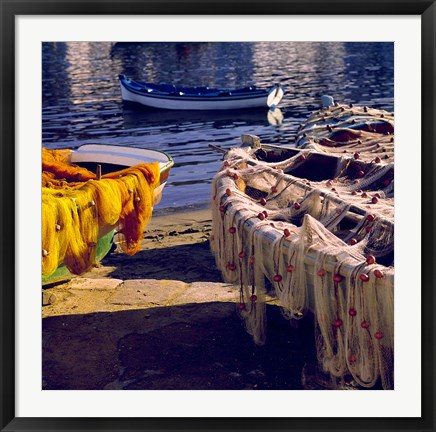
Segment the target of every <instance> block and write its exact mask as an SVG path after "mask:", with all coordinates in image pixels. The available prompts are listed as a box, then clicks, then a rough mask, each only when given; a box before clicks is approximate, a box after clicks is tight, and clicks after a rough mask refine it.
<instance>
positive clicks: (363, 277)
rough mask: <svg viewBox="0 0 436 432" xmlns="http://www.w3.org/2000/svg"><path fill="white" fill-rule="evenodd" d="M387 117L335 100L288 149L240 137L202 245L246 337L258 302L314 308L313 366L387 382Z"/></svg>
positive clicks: (258, 332)
mask: <svg viewBox="0 0 436 432" xmlns="http://www.w3.org/2000/svg"><path fill="white" fill-rule="evenodd" d="M393 138H394V119H393V114H391V113H388V112H386V111H381V110H375V109H369V108H366V107H359V108H357V107H352V106H345V105H333V106H329V107H325V108H323V109H321V110H320V111H318V112H317V113H315V114H314V115H312V116H311V117H310V118H309V120H308V121H307V122H306V123H305V124H304V125H303V126H302V127H300V129H299V132H298V137H297V146H298V147H297V148H295V147H293V148H287V147H278V146H273V145H268V144H263V143H261V142H260V140H259V139H258V138H257V137H254V136H243V137H242V140H243V146H242V147H238V148H233V149H231V150H230V151H229V152H228V153H227V154H226V157H225V160H224V162H223V164H222V167H221V169H220V171H219V172H218V174H217V175H216V176H215V178H214V182H213V236H212V239H211V245H212V250H213V251H214V253H215V257H216V263H217V265H218V267H219V268H220V270H221V271H222V273H223V276H224V278H225V279H226V280H227V281H228V282H231V283H235V284H238V285H240V298H239V302H238V309H239V311H240V314H241V316H242V317H243V318H244V320H245V323H246V327H247V330H248V331H249V332H250V333H251V334H252V335H253V338H254V340H255V342H256V343H258V344H263V343H264V342H265V339H266V332H267V328H266V317H265V312H266V307H265V302H266V301H270V300H271V299H276V301H278V303H279V305H280V306H281V309H282V311H283V314H284V316H285V317H286V318H288V319H294V320H298V319H300V318H302V317H304V316H307V315H308V314H313V315H314V320H315V333H316V338H315V343H316V347H317V355H318V361H319V364H320V366H321V367H322V370H323V371H324V372H327V373H329V374H330V375H331V376H332V377H336V378H338V379H340V380H342V379H344V378H345V377H347V376H350V375H351V376H352V377H353V378H354V380H355V381H356V382H357V383H358V384H359V385H360V386H362V387H367V388H369V387H374V386H379V385H381V386H382V387H383V388H385V389H391V388H393V348H394V318H393V317H394V268H393V260H394V199H393V195H394V182H393V180H394V165H393V141H394V139H393Z"/></svg>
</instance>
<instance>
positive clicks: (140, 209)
mask: <svg viewBox="0 0 436 432" xmlns="http://www.w3.org/2000/svg"><path fill="white" fill-rule="evenodd" d="M173 164H174V161H173V159H172V158H171V156H170V155H168V154H167V153H164V152H161V151H157V150H151V149H139V148H131V147H122V146H112V145H99V144H95V145H94V144H90V145H83V146H81V147H79V148H78V149H77V150H47V149H43V167H42V168H43V175H42V191H43V197H42V204H43V221H42V225H43V226H42V266H43V277H42V284H43V285H47V284H50V283H54V282H59V281H61V280H66V279H69V278H71V277H72V275H73V274H80V273H83V272H85V271H87V270H89V268H90V267H91V266H92V265H94V264H95V263H96V262H98V261H100V260H101V259H102V258H103V257H104V256H105V255H106V254H107V253H108V252H109V251H110V249H111V248H112V247H114V236H115V235H116V239H117V242H118V244H119V245H120V247H121V248H122V249H123V250H124V252H125V253H127V254H129V255H132V254H134V253H136V252H137V250H138V249H139V243H140V240H141V238H142V232H143V230H144V228H145V226H146V224H147V223H148V221H149V219H150V217H151V213H152V209H153V206H155V205H157V204H158V203H159V201H160V199H161V197H162V192H163V189H164V186H165V184H166V182H167V180H168V176H169V173H170V169H171V167H172V166H173Z"/></svg>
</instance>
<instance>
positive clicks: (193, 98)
mask: <svg viewBox="0 0 436 432" xmlns="http://www.w3.org/2000/svg"><path fill="white" fill-rule="evenodd" d="M119 81H120V87H121V95H122V98H123V100H124V101H128V102H136V103H140V104H142V105H145V106H147V107H151V108H160V109H171V110H235V109H249V108H260V107H264V108H268V107H269V108H270V109H274V108H275V107H276V106H277V105H278V103H279V102H280V100H281V99H282V97H283V94H284V88H283V86H281V85H279V84H275V85H273V86H272V87H271V88H270V89H269V90H264V89H259V88H256V87H254V86H251V87H245V88H240V89H234V90H224V89H213V88H209V87H176V86H174V85H171V84H151V83H145V82H140V81H134V80H131V79H129V78H127V77H126V76H125V75H119Z"/></svg>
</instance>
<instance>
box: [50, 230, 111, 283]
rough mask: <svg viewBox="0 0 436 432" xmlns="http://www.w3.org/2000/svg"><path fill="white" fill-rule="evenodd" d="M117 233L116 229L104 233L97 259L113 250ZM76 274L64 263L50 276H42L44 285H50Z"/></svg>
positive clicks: (99, 244)
mask: <svg viewBox="0 0 436 432" xmlns="http://www.w3.org/2000/svg"><path fill="white" fill-rule="evenodd" d="M114 235H115V230H112V231H110V232H109V233H107V234H106V235H104V236H103V237H102V238H101V239H100V240H99V241H98V243H97V253H96V261H97V262H99V261H101V260H102V259H103V258H104V257H105V256H106V255H107V254H108V253H109V251H110V250H111V248H112V245H113V239H114ZM73 277H74V275H73V274H72V273H70V271H69V270H68V269H67V267H65V265H64V264H61V265H60V266H59V267H58V268H57V269H56V271H55V272H54V273H53V274H52V275H50V276H49V277H46V278H42V285H43V286H44V285H49V284H52V283H56V282H62V281H66V280H69V279H72V278H73Z"/></svg>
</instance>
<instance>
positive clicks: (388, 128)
mask: <svg viewBox="0 0 436 432" xmlns="http://www.w3.org/2000/svg"><path fill="white" fill-rule="evenodd" d="M393 135H394V114H393V113H390V112H387V111H384V110H378V109H374V108H368V107H358V106H353V105H352V104H350V105H338V104H336V105H335V106H331V107H328V108H322V109H321V110H319V111H317V112H315V113H313V114H312V115H311V116H310V117H309V118H308V120H307V121H306V122H305V123H304V124H303V125H301V126H300V128H299V129H298V134H297V139H296V144H297V146H298V147H301V148H306V149H313V150H317V151H319V152H327V153H335V154H343V155H347V154H348V155H353V154H355V153H358V154H359V156H360V158H361V159H362V160H366V161H370V160H374V159H375V158H380V159H381V160H384V161H389V162H393V161H394V136H393Z"/></svg>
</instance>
